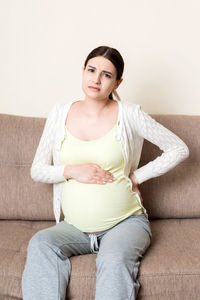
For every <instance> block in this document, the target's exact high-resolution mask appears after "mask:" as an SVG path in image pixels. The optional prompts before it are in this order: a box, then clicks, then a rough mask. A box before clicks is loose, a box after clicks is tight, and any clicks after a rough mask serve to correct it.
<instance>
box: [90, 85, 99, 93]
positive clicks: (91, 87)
mask: <svg viewBox="0 0 200 300" xmlns="http://www.w3.org/2000/svg"><path fill="white" fill-rule="evenodd" d="M89 89H91V90H92V91H94V92H99V91H100V89H99V88H96V87H93V86H89Z"/></svg>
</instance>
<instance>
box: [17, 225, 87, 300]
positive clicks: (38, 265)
mask: <svg viewBox="0 0 200 300" xmlns="http://www.w3.org/2000/svg"><path fill="white" fill-rule="evenodd" d="M87 253H90V239H89V237H88V236H87V235H86V234H84V233H83V232H82V231H80V230H78V229H77V228H76V227H74V226H73V225H71V224H68V223H67V222H65V221H62V222H60V223H58V224H56V225H55V226H52V227H49V228H46V229H43V230H40V231H39V232H37V233H36V234H35V235H34V236H33V237H32V238H31V239H30V241H29V244H28V248H27V260H26V265H25V268H24V272H23V275H22V294H23V300H61V299H62V300H65V294H66V288H67V285H68V281H69V276H70V271H71V266H70V261H69V257H70V256H73V255H80V254H87Z"/></svg>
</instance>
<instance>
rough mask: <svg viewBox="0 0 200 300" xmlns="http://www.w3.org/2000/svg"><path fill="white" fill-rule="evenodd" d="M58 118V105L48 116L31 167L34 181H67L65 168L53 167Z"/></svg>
mask: <svg viewBox="0 0 200 300" xmlns="http://www.w3.org/2000/svg"><path fill="white" fill-rule="evenodd" d="M57 117H58V104H55V105H54V106H53V108H52V109H51V111H50V112H49V114H48V117H47V120H46V123H45V126H44V130H43V133H42V136H41V138H40V142H39V145H38V147H37V150H36V154H35V157H34V160H33V163H32V166H31V170H30V173H31V177H32V179H33V180H34V181H39V182H45V183H57V182H61V181H65V177H64V176H63V172H64V167H65V166H55V165H52V160H53V154H52V152H53V143H54V137H55V130H56V120H57Z"/></svg>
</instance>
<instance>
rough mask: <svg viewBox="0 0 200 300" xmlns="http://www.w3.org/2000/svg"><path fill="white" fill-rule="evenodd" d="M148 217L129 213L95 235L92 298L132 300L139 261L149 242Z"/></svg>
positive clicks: (99, 299)
mask: <svg viewBox="0 0 200 300" xmlns="http://www.w3.org/2000/svg"><path fill="white" fill-rule="evenodd" d="M151 238H152V233H151V229H150V225H149V221H148V219H147V218H146V217H145V216H144V215H143V214H142V215H138V216H131V217H129V218H127V219H125V220H124V221H122V222H120V223H119V224H117V225H116V226H114V227H112V228H111V229H110V230H108V231H107V232H106V233H105V234H104V235H102V236H100V237H99V243H100V245H99V252H98V254H97V259H96V265H97V278H96V295H95V300H134V299H136V297H137V294H138V291H139V287H140V284H139V281H138V280H137V274H138V268H139V265H140V260H141V258H142V257H143V255H144V253H145V251H146V250H147V248H148V247H149V245H150V243H151Z"/></svg>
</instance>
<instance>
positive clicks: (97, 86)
mask: <svg viewBox="0 0 200 300" xmlns="http://www.w3.org/2000/svg"><path fill="white" fill-rule="evenodd" d="M116 76H117V71H116V69H115V66H114V65H113V64H112V63H111V61H110V60H108V59H107V58H105V57H103V56H97V57H93V58H91V59H90V60H88V62H87V65H86V67H83V77H82V89H83V91H84V93H85V95H86V97H87V98H92V99H108V97H109V95H110V93H111V92H112V91H113V90H114V89H116V88H117V87H118V86H119V84H120V82H121V81H122V79H120V80H118V81H117V80H116Z"/></svg>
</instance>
